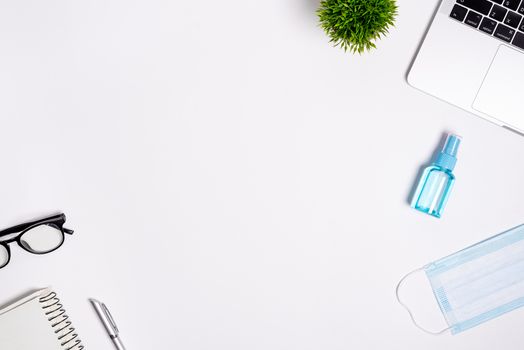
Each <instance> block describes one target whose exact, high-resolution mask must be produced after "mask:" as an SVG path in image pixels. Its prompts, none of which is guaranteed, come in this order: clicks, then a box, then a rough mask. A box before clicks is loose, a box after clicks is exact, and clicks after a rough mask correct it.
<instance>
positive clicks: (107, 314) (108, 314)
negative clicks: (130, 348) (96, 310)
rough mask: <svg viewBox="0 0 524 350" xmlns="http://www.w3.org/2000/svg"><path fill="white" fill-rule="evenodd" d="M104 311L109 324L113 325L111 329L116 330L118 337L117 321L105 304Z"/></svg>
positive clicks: (103, 305)
mask: <svg viewBox="0 0 524 350" xmlns="http://www.w3.org/2000/svg"><path fill="white" fill-rule="evenodd" d="M102 310H104V313H105V314H106V316H107V319H108V320H109V323H111V327H113V329H114V330H115V333H116V334H115V335H118V332H119V331H118V327H117V326H116V323H115V320H113V316H111V313H110V312H109V309H108V308H107V306H106V305H105V304H102Z"/></svg>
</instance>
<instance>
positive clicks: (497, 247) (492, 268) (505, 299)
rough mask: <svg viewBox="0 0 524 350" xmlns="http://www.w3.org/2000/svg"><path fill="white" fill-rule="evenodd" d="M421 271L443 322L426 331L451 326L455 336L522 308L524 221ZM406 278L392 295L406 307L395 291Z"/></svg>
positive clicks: (523, 304) (523, 290) (523, 289)
mask: <svg viewBox="0 0 524 350" xmlns="http://www.w3.org/2000/svg"><path fill="white" fill-rule="evenodd" d="M422 270H423V271H424V272H425V273H426V276H427V278H428V280H429V283H430V284H431V288H432V289H433V294H434V295H435V298H436V299H437V302H438V305H439V307H440V310H441V311H442V314H443V316H444V318H445V320H446V322H447V324H448V326H449V327H448V328H446V329H444V330H442V331H439V332H429V333H433V334H440V333H443V332H444V331H446V330H451V333H452V334H457V333H460V332H462V331H465V330H467V329H470V328H472V327H475V326H477V325H479V324H481V323H484V322H486V321H489V320H491V319H493V318H495V317H498V316H500V315H502V314H505V313H506V312H509V311H512V310H515V309H517V308H519V307H521V306H524V225H521V226H518V227H516V228H514V229H511V230H509V231H506V232H504V233H501V234H499V235H497V236H494V237H491V238H489V239H487V240H485V241H482V242H480V243H477V244H475V245H473V246H471V247H468V248H466V249H463V250H461V251H459V252H457V253H454V254H452V255H450V256H447V257H445V258H442V259H440V260H437V261H435V262H433V263H430V264H428V265H426V266H425V267H423V268H422ZM409 275H410V274H408V275H407V276H409ZM407 276H406V277H407ZM406 277H404V278H403V279H402V280H401V281H400V282H399V284H398V286H397V298H398V300H399V302H400V303H401V304H402V305H404V306H405V307H406V309H407V306H406V305H405V303H403V302H402V301H401V300H400V298H399V293H398V291H399V288H400V286H401V284H402V283H403V281H404V280H405V279H406ZM408 312H409V309H408ZM410 314H411V312H410ZM412 319H413V316H412ZM413 321H415V320H414V319H413ZM417 326H418V325H417ZM419 327H420V326H419Z"/></svg>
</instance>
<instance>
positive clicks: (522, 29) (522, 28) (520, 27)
mask: <svg viewBox="0 0 524 350" xmlns="http://www.w3.org/2000/svg"><path fill="white" fill-rule="evenodd" d="M519 30H520V31H521V32H524V21H522V23H520V26H519Z"/></svg>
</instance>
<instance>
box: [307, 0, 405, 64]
mask: <svg viewBox="0 0 524 350" xmlns="http://www.w3.org/2000/svg"><path fill="white" fill-rule="evenodd" d="M317 14H318V17H319V19H320V26H321V27H322V28H323V29H324V31H325V32H326V34H327V35H328V36H329V37H330V42H331V43H333V45H334V46H339V47H341V48H342V49H344V51H348V50H349V51H350V52H352V53H356V52H358V53H359V54H360V53H363V52H364V51H369V50H370V49H372V48H375V47H376V46H375V42H376V40H377V39H380V38H381V37H382V36H384V35H386V34H387V33H388V29H389V28H390V27H391V26H393V25H394V21H395V17H396V15H397V5H396V2H395V0H322V1H321V2H320V7H319V9H318V10H317Z"/></svg>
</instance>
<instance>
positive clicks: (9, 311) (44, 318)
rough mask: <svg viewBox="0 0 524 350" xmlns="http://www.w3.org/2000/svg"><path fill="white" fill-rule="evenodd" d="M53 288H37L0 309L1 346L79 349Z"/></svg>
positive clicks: (23, 349)
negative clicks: (35, 290)
mask: <svg viewBox="0 0 524 350" xmlns="http://www.w3.org/2000/svg"><path fill="white" fill-rule="evenodd" d="M83 348H84V346H83V345H82V342H81V341H80V339H79V338H78V335H77V333H76V332H75V328H74V327H73V325H72V324H71V321H70V320H69V317H68V316H67V315H66V313H65V310H64V308H63V307H62V304H61V303H60V299H58V297H57V295H56V293H55V292H53V291H52V290H51V289H49V288H46V289H42V290H39V291H37V292H35V293H33V294H31V295H29V296H27V297H25V298H22V299H20V300H18V301H16V302H15V303H13V304H11V305H9V306H6V307H5V308H3V309H1V310H0V349H1V350H37V349H38V350H82V349H83Z"/></svg>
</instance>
